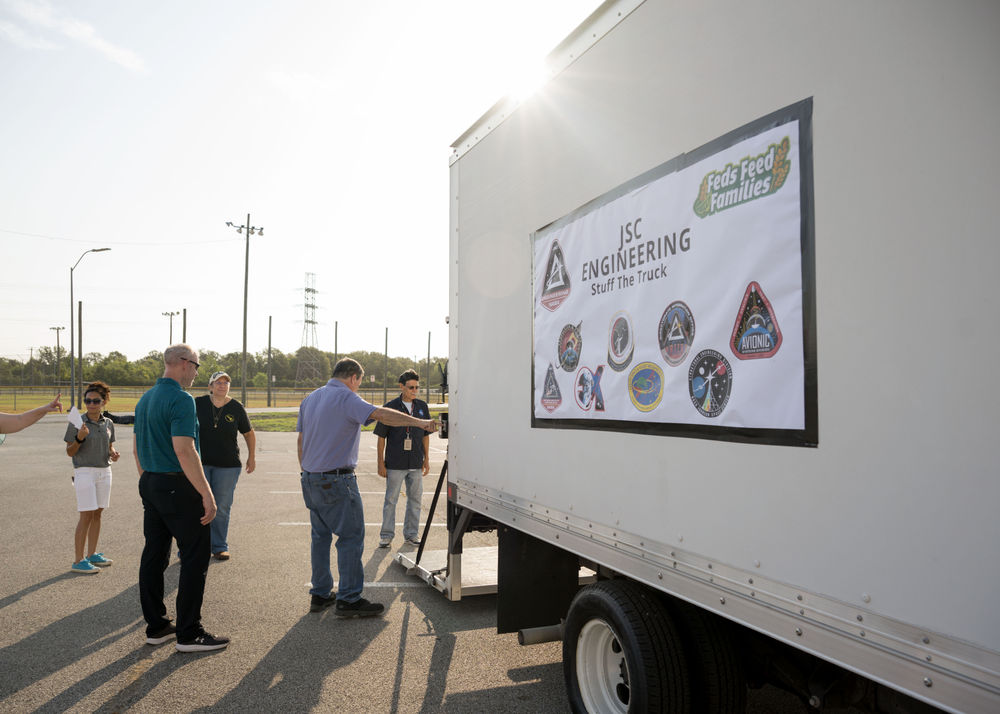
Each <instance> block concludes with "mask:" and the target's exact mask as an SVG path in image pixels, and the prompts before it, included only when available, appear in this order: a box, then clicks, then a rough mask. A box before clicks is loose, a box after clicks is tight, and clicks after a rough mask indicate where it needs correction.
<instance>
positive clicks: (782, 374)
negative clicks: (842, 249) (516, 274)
mask: <svg viewBox="0 0 1000 714" xmlns="http://www.w3.org/2000/svg"><path fill="white" fill-rule="evenodd" d="M810 106H811V105H810ZM799 128H800V123H799V121H798V120H796V121H790V122H788V123H784V124H781V125H779V126H773V125H772V126H771V127H770V128H767V129H764V130H761V131H760V133H757V134H756V135H753V136H751V137H750V138H746V139H745V140H741V141H738V142H736V143H727V145H726V146H725V147H724V148H721V149H720V150H719V151H717V152H716V153H712V154H711V155H709V156H707V157H704V158H701V159H700V160H698V161H697V163H693V164H690V165H687V166H683V168H679V169H677V170H674V168H673V167H671V166H669V165H664V171H669V173H666V175H662V176H660V177H658V178H655V179H654V180H651V181H650V182H648V183H645V184H644V185H639V186H636V187H632V186H631V185H626V187H624V188H622V189H620V190H619V191H617V192H614V191H613V192H611V193H610V194H609V195H608V196H606V197H602V199H598V200H595V201H593V202H592V203H591V204H588V205H587V206H585V207H583V208H582V209H580V210H579V211H577V212H576V213H574V214H572V215H570V216H567V217H566V218H564V219H562V220H560V221H557V222H556V223H554V224H552V225H551V226H549V227H547V228H545V229H542V230H541V231H539V232H538V233H536V234H535V236H534V238H535V242H534V276H533V277H534V394H533V409H534V417H535V420H590V421H594V422H601V421H606V422H616V423H618V424H619V428H621V424H620V423H621V422H646V423H653V424H680V425H694V426H696V427H697V426H702V427H706V428H707V429H709V430H711V429H717V428H719V427H724V428H726V429H741V428H742V429H769V430H770V429H774V430H791V431H798V432H801V431H802V430H803V429H805V427H806V393H805V386H804V385H805V373H804V371H805V368H804V345H803V285H802V283H803V270H802V267H803V266H802V259H803V258H802V245H803V240H802V237H803V221H802V202H801V196H800V187H801V176H800V172H801V168H800V161H799V152H800V146H799ZM681 158H682V159H683V157H681ZM677 163H680V164H683V163H684V162H683V161H679V162H677ZM652 173H656V172H655V171H654V172H652ZM633 183H634V182H633ZM623 192H624V193H623ZM536 425H538V424H537V423H536ZM551 425H552V426H554V424H551ZM575 428H581V424H579V423H578V422H577V423H576V425H575ZM582 428H588V427H587V426H586V425H582ZM593 428H602V427H601V426H600V425H598V424H594V426H593ZM695 435H696V434H695ZM711 438H725V437H719V436H712V437H711Z"/></svg>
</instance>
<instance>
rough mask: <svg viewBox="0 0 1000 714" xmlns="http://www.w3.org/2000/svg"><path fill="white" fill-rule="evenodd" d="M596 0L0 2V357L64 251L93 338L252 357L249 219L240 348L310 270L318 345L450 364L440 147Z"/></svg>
mask: <svg viewBox="0 0 1000 714" xmlns="http://www.w3.org/2000/svg"><path fill="white" fill-rule="evenodd" d="M600 4H601V3H600V2H599V1H597V0H505V1H504V2H503V3H497V2H485V1H483V0H441V1H439V2H430V3H414V2H412V1H409V2H407V1H403V0H398V1H397V0H387V1H385V2H369V3H356V2H355V3H347V2H342V1H341V0H281V1H280V2H279V1H277V0H270V1H268V0H240V2H235V1H226V2H223V1H221V0H220V1H217V2H211V3H206V2H192V1H188V0H180V1H178V2H171V3H136V2H128V1H126V0H102V1H101V2H68V1H67V2H55V1H51V0H0V97H2V99H0V107H2V111H0V157H2V158H0V266H2V274H3V277H2V278H0V357H5V358H14V359H20V360H26V359H28V357H29V355H30V352H31V348H36V349H37V348H38V347H40V346H50V347H55V344H56V339H55V338H56V334H57V331H55V330H50V328H51V327H60V326H61V327H65V328H66V329H65V330H63V331H61V332H59V333H58V334H59V335H60V341H61V345H62V347H64V348H65V347H66V344H67V342H68V341H69V335H70V329H69V328H70V324H69V320H70V310H71V307H70V304H71V303H70V274H71V268H73V266H74V265H76V266H77V267H76V268H75V269H74V270H73V271H72V280H73V299H74V301H75V302H80V301H82V303H83V351H84V353H91V352H98V353H101V354H104V355H106V354H108V353H110V352H112V351H118V352H121V353H123V354H125V355H126V356H127V357H128V358H129V359H131V360H135V359H138V358H140V357H143V356H145V355H146V354H148V353H149V352H150V351H153V350H156V351H162V350H163V349H164V348H165V347H166V346H167V345H168V344H169V340H170V318H169V317H168V316H165V315H164V314H163V313H169V312H177V313H182V312H183V311H184V310H185V309H186V310H187V339H188V342H190V343H191V344H192V345H193V346H194V347H195V348H197V349H208V350H213V351H215V352H218V353H220V354H226V353H229V352H237V351H240V350H242V346H243V286H244V273H245V259H246V253H245V251H246V234H245V233H244V234H237V232H236V230H235V228H230V227H228V226H227V225H226V222H227V221H231V222H232V223H234V224H235V225H242V224H245V223H246V222H247V215H248V214H249V216H250V223H251V225H252V226H255V227H258V228H263V229H264V232H263V235H258V234H256V233H255V234H254V235H253V236H252V237H251V238H250V242H249V250H250V258H249V300H248V338H247V340H248V342H247V349H248V351H250V352H260V351H263V350H265V349H266V348H267V340H268V318H269V317H270V318H272V320H273V326H272V345H273V347H274V348H275V349H279V350H282V351H283V352H294V351H295V350H296V349H298V348H299V346H300V345H302V344H303V339H304V337H308V335H305V334H304V332H306V331H308V332H310V333H311V330H309V329H308V327H307V326H306V325H304V322H303V320H304V317H305V309H304V305H305V294H304V291H303V288H304V287H305V281H306V273H313V274H314V275H315V286H316V289H317V290H318V293H317V294H316V296H315V300H316V302H315V304H316V306H317V310H316V320H317V321H318V323H319V324H318V325H317V326H316V337H317V343H318V345H317V346H318V347H319V348H320V349H322V350H328V351H331V352H332V351H333V350H334V346H335V345H334V329H335V324H336V331H337V345H336V346H337V349H338V351H339V352H340V353H345V352H351V351H355V350H368V351H373V352H381V351H382V349H383V348H384V346H385V340H386V328H388V331H389V347H388V349H389V353H390V355H393V356H414V357H424V356H426V354H427V341H428V333H430V335H431V352H432V353H433V355H434V356H441V357H445V356H447V350H448V339H447V325H446V323H445V318H446V316H447V314H448V292H447V288H448V285H447V283H448V267H447V266H448V180H449V177H448V157H449V156H450V155H451V153H452V151H451V149H450V148H449V147H450V146H451V144H452V143H453V142H454V141H455V140H456V139H458V137H459V136H461V135H462V133H463V132H465V130H466V129H468V128H469V127H470V126H472V124H474V123H475V122H476V120H477V119H479V117H481V116H482V115H483V114H484V113H486V111H487V110H488V109H489V108H490V107H491V106H492V105H493V104H494V103H495V102H497V101H498V100H500V99H501V98H502V97H504V96H505V95H507V94H508V93H510V92H512V91H515V89H516V88H517V87H518V86H519V84H520V83H521V81H522V80H523V78H524V77H525V76H530V75H531V74H532V70H533V68H537V67H538V66H539V65H540V64H541V61H542V59H543V58H544V57H545V56H546V55H547V54H548V53H549V52H550V51H551V50H553V49H554V48H555V47H556V46H557V45H558V44H559V43H560V42H561V41H562V40H563V39H564V38H565V37H566V36H567V35H569V34H570V33H571V32H572V30H573V29H574V28H576V27H577V25H579V24H580V23H581V22H582V21H583V20H584V19H585V18H586V17H587V16H589V15H590V13H591V12H593V11H594V10H595V9H596V8H597V7H598V6H599V5H600ZM94 248H110V249H111V250H110V251H107V252H100V253H87V251H89V250H91V249H94ZM81 256H82V257H81ZM72 310H73V314H74V315H75V314H76V306H75V305H74V306H73V308H72ZM181 319H182V316H181V315H178V316H177V317H174V318H173V339H174V341H175V342H179V341H180V339H181V334H182V326H181ZM304 328H306V329H305V330H304ZM74 329H75V328H74Z"/></svg>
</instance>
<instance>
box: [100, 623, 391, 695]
mask: <svg viewBox="0 0 1000 714" xmlns="http://www.w3.org/2000/svg"><path fill="white" fill-rule="evenodd" d="M385 626H386V622H385V620H383V619H382V618H381V617H372V618H366V619H359V620H355V619H349V620H344V619H341V618H338V617H336V616H335V615H334V614H333V613H332V612H330V611H329V610H328V611H326V612H324V613H321V614H315V613H310V614H307V615H305V616H303V617H302V618H301V619H300V620H299V621H298V622H296V623H295V625H293V626H292V628H291V629H290V630H289V631H288V633H287V634H285V636H284V637H282V638H281V639H280V640H278V642H276V643H275V645H274V647H272V648H271V650H270V651H269V652H268V653H267V655H265V656H264V658H263V659H262V660H261V661H260V662H259V663H258V664H257V666H256V667H254V668H253V670H251V671H250V673H249V674H247V675H246V676H245V677H244V678H243V679H242V680H240V683H239V684H237V685H236V686H235V687H233V688H232V689H231V690H229V692H228V693H227V694H226V695H225V696H223V697H222V698H221V699H220V700H219V701H218V702H216V703H214V704H211V705H208V706H205V707H203V708H201V709H197V710H195V711H196V712H204V713H206V714H207V713H208V712H211V713H212V714H217V713H218V712H240V714H243V713H244V712H248V711H261V712H308V711H312V710H313V707H315V706H316V705H318V704H319V703H320V698H321V695H322V694H323V687H324V683H325V681H326V679H327V677H328V676H330V675H331V674H332V673H333V672H335V671H336V670H338V669H340V668H342V667H346V666H348V665H350V664H352V663H354V662H356V661H357V660H358V659H360V658H361V656H362V655H363V654H364V651H365V650H366V649H367V648H368V646H369V645H370V644H371V643H372V642H373V641H374V640H375V638H376V637H378V635H379V633H380V632H381V631H382V630H383V629H384V628H385ZM338 696H342V697H343V699H342V701H339V702H331V701H330V699H329V697H327V698H326V699H324V700H323V704H324V707H329V710H330V711H345V712H347V711H363V710H364V703H363V702H360V701H359V700H358V692H357V690H356V688H354V687H351V686H345V687H343V688H342V689H341V690H340V692H339V694H338ZM341 705H342V706H341ZM338 707H339V708H338ZM359 707H360V708H359ZM324 710H325V709H324ZM117 711H119V712H120V711H124V709H118V710H117Z"/></svg>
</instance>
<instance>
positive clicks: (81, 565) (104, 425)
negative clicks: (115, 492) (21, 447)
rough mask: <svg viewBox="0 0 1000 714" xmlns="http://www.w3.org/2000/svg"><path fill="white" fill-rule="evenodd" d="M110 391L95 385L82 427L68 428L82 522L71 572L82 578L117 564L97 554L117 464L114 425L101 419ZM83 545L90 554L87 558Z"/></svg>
mask: <svg viewBox="0 0 1000 714" xmlns="http://www.w3.org/2000/svg"><path fill="white" fill-rule="evenodd" d="M110 396H111V389H110V387H108V385H106V384H105V383H104V382H93V383H92V384H90V385H89V386H88V387H87V391H86V392H84V396H83V404H84V406H86V408H87V410H86V412H85V413H84V414H82V415H81V416H82V417H83V424H82V425H81V426H80V428H79V429H77V428H76V427H75V426H73V425H72V424H70V425H69V426H67V427H66V436H65V437H64V441H65V442H66V453H67V454H69V455H70V456H72V457H73V485H74V486H76V503H77V510H78V511H79V512H80V522H79V523H78V524H77V526H76V558H75V559H74V560H73V565H72V566H71V568H70V570H72V571H73V572H74V573H79V574H81V575H93V574H94V573H97V572H100V571H99V570H98V568H99V567H106V566H108V565H111V563H113V562H114V561H112V560H111V559H110V558H105V557H104V553H97V552H96V551H97V539H98V537H99V536H100V535H101V512H102V511H103V510H104V509H105V508H107V507H108V505H109V504H110V502H111V462H113V461H117V460H118V457H119V455H120V454H119V453H118V451H117V450H116V449H115V447H114V441H115V425H114V424H113V423H112V422H111V420H110V419H108V418H107V417H104V416H101V409H103V407H104V405H105V404H107V402H108V398H109V397H110ZM84 546H87V553H88V555H87V556H86V557H84Z"/></svg>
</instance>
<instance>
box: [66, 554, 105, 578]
mask: <svg viewBox="0 0 1000 714" xmlns="http://www.w3.org/2000/svg"><path fill="white" fill-rule="evenodd" d="M70 570H72V571H73V572H74V573H76V574H78V575H94V574H96V573H99V572H101V571H100V569H99V568H96V567H94V566H93V565H91V564H90V561H89V560H87V559H86V558H84V559H83V560H81V561H80V562H79V563H73V567H71V568H70Z"/></svg>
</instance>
